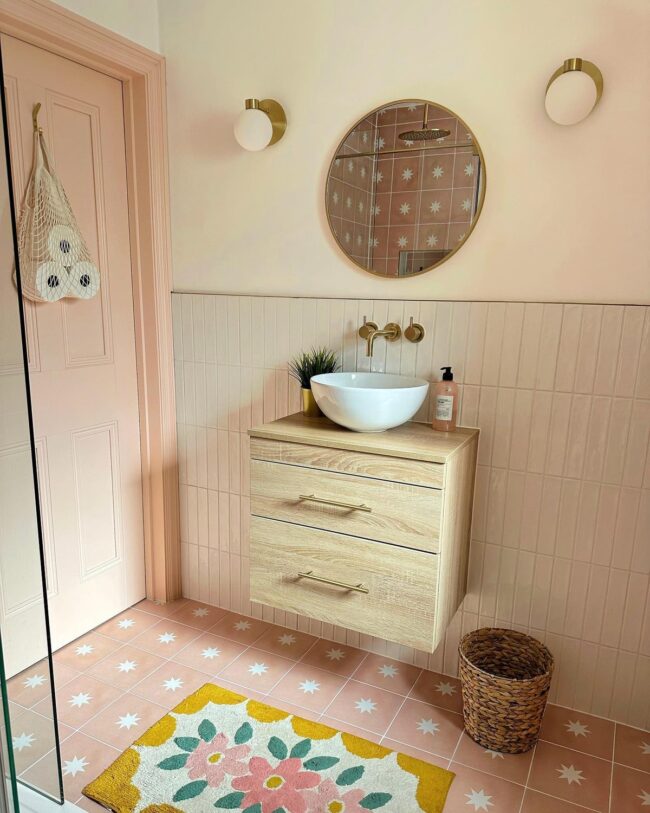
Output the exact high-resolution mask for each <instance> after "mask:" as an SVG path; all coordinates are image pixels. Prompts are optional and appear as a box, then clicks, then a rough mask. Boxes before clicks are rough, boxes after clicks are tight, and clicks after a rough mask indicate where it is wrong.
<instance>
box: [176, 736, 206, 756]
mask: <svg viewBox="0 0 650 813" xmlns="http://www.w3.org/2000/svg"><path fill="white" fill-rule="evenodd" d="M174 742H175V743H176V745H178V747H179V748H180V749H181V750H183V751H189V752H190V753H191V752H192V751H196V749H197V748H198V747H199V743H200V742H201V740H200V739H199V738H198V737H176V738H175V739H174Z"/></svg>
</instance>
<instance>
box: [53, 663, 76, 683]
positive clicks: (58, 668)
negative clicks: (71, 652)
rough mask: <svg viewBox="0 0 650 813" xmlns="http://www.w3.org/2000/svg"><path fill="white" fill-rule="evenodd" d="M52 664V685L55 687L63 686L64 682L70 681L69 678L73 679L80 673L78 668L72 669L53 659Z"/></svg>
mask: <svg viewBox="0 0 650 813" xmlns="http://www.w3.org/2000/svg"><path fill="white" fill-rule="evenodd" d="M52 666H53V671H54V685H55V686H56V688H57V689H60V688H61V687H62V686H65V684H66V683H70V681H71V680H74V679H75V678H76V677H79V675H80V674H81V672H80V671H79V670H78V669H72V668H71V667H70V666H65V665H64V664H62V663H56V662H55V661H53V662H52Z"/></svg>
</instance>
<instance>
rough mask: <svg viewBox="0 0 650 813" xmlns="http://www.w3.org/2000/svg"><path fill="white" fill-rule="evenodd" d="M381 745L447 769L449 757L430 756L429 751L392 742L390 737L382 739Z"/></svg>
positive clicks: (403, 743) (395, 741)
mask: <svg viewBox="0 0 650 813" xmlns="http://www.w3.org/2000/svg"><path fill="white" fill-rule="evenodd" d="M381 745H384V746H385V747H386V748H390V749H391V750H392V751H397V752H398V753H400V754H408V755H409V756H411V757H415V758H416V759H421V760H422V761H423V762H428V763H429V764H430V765H437V766H438V768H445V770H446V769H447V765H448V764H449V759H448V758H447V757H440V756H438V755H437V754H430V753H429V752H428V751H421V750H420V749H419V748H415V747H414V746H412V745H409V744H408V743H406V742H398V741H397V740H391V739H390V738H389V737H382V739H381Z"/></svg>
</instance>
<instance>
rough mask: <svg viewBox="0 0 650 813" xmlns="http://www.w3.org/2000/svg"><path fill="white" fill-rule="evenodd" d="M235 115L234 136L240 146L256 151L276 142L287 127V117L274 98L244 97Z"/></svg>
mask: <svg viewBox="0 0 650 813" xmlns="http://www.w3.org/2000/svg"><path fill="white" fill-rule="evenodd" d="M244 104H245V109H244V110H242V112H241V113H240V114H239V116H237V121H236V122H235V127H234V130H235V138H236V139H237V142H238V143H239V145H240V146H241V147H243V148H244V149H245V150H250V151H251V152H258V151H259V150H263V149H265V148H266V147H269V146H270V145H271V144H275V143H277V142H278V141H279V140H280V139H281V138H282V136H283V135H284V132H285V130H286V129H287V117H286V115H285V112H284V109H283V107H282V105H281V104H280V103H279V102H276V101H275V100H274V99H262V100H261V101H260V100H259V99H246V101H245V103H244Z"/></svg>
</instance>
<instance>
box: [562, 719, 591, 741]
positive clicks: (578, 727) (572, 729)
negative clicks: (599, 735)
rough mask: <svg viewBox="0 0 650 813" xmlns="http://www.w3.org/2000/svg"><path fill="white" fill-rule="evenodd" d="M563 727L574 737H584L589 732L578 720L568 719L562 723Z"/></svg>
mask: <svg viewBox="0 0 650 813" xmlns="http://www.w3.org/2000/svg"><path fill="white" fill-rule="evenodd" d="M564 727H565V728H566V730H567V731H568V732H569V734H573V736H574V737H586V736H587V734H589V729H588V728H587V726H586V725H585V724H584V723H581V722H580V720H569V722H568V723H565V724H564Z"/></svg>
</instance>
